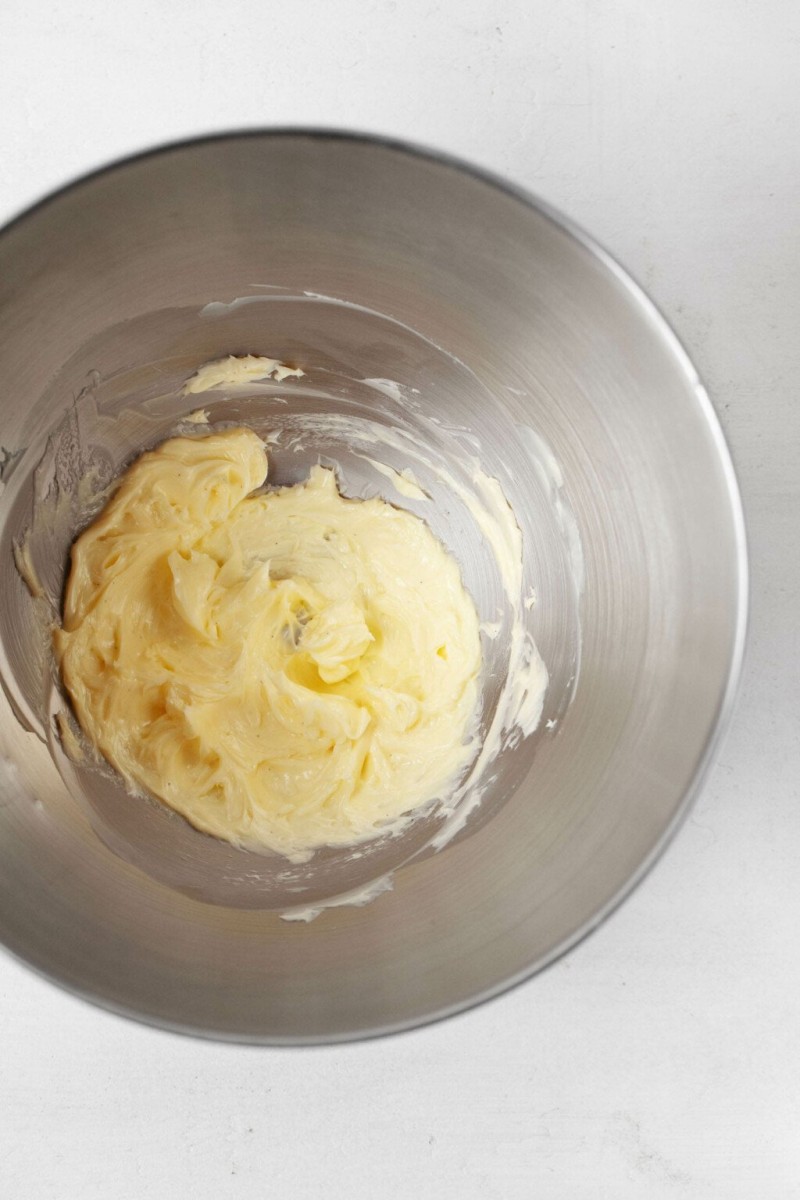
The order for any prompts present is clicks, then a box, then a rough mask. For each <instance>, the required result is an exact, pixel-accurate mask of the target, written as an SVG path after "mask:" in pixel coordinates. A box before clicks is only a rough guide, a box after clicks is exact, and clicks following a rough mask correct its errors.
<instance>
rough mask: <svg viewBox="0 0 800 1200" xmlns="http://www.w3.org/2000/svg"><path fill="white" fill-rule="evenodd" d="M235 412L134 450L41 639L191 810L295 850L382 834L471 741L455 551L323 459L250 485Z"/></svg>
mask: <svg viewBox="0 0 800 1200" xmlns="http://www.w3.org/2000/svg"><path fill="white" fill-rule="evenodd" d="M266 473H267V458H266V452H265V449H264V446H263V443H262V442H261V440H260V439H259V438H258V437H257V436H256V434H255V433H253V432H252V431H251V430H249V429H243V428H238V429H232V430H228V431H226V432H224V433H217V434H212V435H210V436H208V437H199V438H198V437H179V438H173V439H171V440H170V441H167V442H165V443H164V444H163V445H162V446H160V447H159V448H158V449H157V450H155V451H151V452H149V453H147V454H144V455H143V456H142V457H141V458H140V459H138V460H137V462H136V463H135V464H134V465H133V467H132V468H130V470H129V471H128V472H127V474H126V475H125V476H124V477H123V479H122V481H121V484H120V486H119V488H118V490H117V491H116V493H115V494H114V496H113V497H112V499H111V501H110V502H109V503H108V505H107V506H106V508H105V509H104V510H103V512H102V513H101V515H100V517H99V518H98V519H97V520H96V521H95V522H94V524H92V525H91V526H90V527H89V528H88V529H87V530H86V531H85V532H84V533H83V534H82V535H81V536H80V538H79V539H78V541H77V542H76V543H75V545H74V547H73V551H72V567H71V572H70V578H69V583H68V586H67V592H66V600H65V605H64V620H63V629H61V630H58V631H56V634H55V644H56V649H57V652H58V654H59V659H60V664H61V670H62V676H63V679H64V682H65V685H66V687H67V689H68V691H69V693H70V696H71V698H72V701H73V706H74V709H75V712H76V714H77V716H78V719H79V721H80V724H81V726H82V728H83V730H84V732H85V733H86V734H87V736H88V738H89V740H90V742H91V743H92V744H93V745H95V746H96V747H97V748H98V749H99V750H100V751H101V752H102V754H103V755H104V756H105V757H106V758H107V759H108V760H109V761H110V762H111V763H112V764H113V765H114V766H115V767H116V768H117V769H118V770H119V771H120V773H121V774H122V775H123V777H124V778H125V779H126V780H128V782H129V783H131V784H134V785H139V786H140V787H143V788H145V789H146V790H147V791H149V792H151V793H153V794H154V795H156V796H159V797H160V798H161V799H162V800H164V801H165V802H166V803H167V804H169V805H170V806H171V807H173V808H174V809H176V810H177V811H178V812H180V813H182V814H183V815H184V816H185V817H186V818H187V819H188V820H189V821H190V822H191V823H192V824H194V825H195V826H196V827H197V828H199V829H201V830H203V831H205V832H207V833H211V834H214V835H215V836H218V837H221V838H225V839H227V840H230V841H233V842H234V843H237V844H242V845H250V846H252V847H258V846H260V847H267V848H269V849H272V850H275V851H277V852H279V853H281V854H284V855H286V856H287V857H288V858H290V859H291V860H292V861H295V862H302V861H306V860H307V859H308V858H309V857H310V856H311V854H312V852H313V851H314V850H315V849H316V848H318V847H321V846H324V845H332V846H352V845H354V844H356V843H358V842H360V841H364V840H367V839H369V838H372V837H375V836H376V835H378V834H381V835H385V834H392V835H394V834H397V833H399V832H401V831H402V830H403V829H404V828H405V827H406V825H407V824H408V823H409V821H410V820H411V819H413V816H414V815H415V813H416V812H418V811H419V810H420V809H421V808H422V807H424V806H428V805H430V804H431V803H433V802H434V801H437V800H446V799H447V797H448V796H449V795H450V793H451V792H452V791H453V788H454V787H455V786H456V784H457V783H458V780H459V778H460V777H461V776H462V775H463V773H464V771H465V769H466V768H467V767H468V765H469V763H470V760H471V759H472V758H473V757H474V755H475V749H476V747H475V743H474V740H473V735H474V730H473V729H472V723H473V721H474V717H475V713H476V708H477V695H478V686H477V680H478V675H479V671H480V664H481V651H480V636H479V631H478V618H477V613H476V611H475V607H474V605H473V603H472V601H471V599H470V598H469V596H468V595H467V593H466V592H465V590H464V586H463V584H462V582H461V576H460V572H459V568H458V565H457V563H456V561H455V559H453V558H451V557H450V555H449V554H448V553H447V552H446V551H445V549H444V547H443V546H442V545H441V543H440V542H438V541H437V539H436V538H435V537H434V536H433V534H432V533H431V532H430V530H429V529H428V527H427V525H425V524H424V522H422V521H421V520H420V519H419V518H418V517H415V516H413V515H412V514H411V513H408V512H405V511H403V510H401V509H398V508H395V507H393V506H392V505H390V504H387V503H386V502H385V501H384V500H381V499H379V498H374V499H371V500H363V501H357V500H346V499H344V498H343V497H342V496H340V495H339V493H338V491H337V488H336V480H335V475H334V473H333V471H331V470H328V469H326V468H323V467H321V466H317V467H314V468H312V470H311V473H310V476H309V478H308V480H307V482H305V483H304V484H298V485H295V486H294V487H287V488H281V489H278V490H275V491H271V492H259V493H257V494H254V493H255V490H256V489H257V488H259V487H260V485H261V484H262V483H263V481H264V478H265V475H266Z"/></svg>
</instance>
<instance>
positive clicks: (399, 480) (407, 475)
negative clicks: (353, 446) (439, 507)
mask: <svg viewBox="0 0 800 1200" xmlns="http://www.w3.org/2000/svg"><path fill="white" fill-rule="evenodd" d="M361 457H362V458H363V459H364V461H365V462H368V463H369V464H370V466H371V467H374V468H375V470H376V471H378V472H379V473H380V474H381V475H385V476H386V478H387V479H388V480H389V481H390V482H391V485H392V487H393V488H394V490H395V491H396V492H397V493H398V494H399V495H401V496H406V497H407V498H408V499H409V500H430V496H429V495H428V493H427V492H426V491H425V490H424V488H422V487H420V484H419V481H418V479H417V478H416V476H415V475H414V472H413V471H412V470H411V468H410V467H403V468H402V470H400V471H396V470H395V469H394V467H389V466H387V465H386V463H382V462H378V460H377V459H375V458H369V457H368V456H367V455H366V454H363V455H361Z"/></svg>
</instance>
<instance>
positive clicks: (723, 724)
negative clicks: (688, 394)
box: [0, 126, 749, 1049]
mask: <svg viewBox="0 0 800 1200" xmlns="http://www.w3.org/2000/svg"><path fill="white" fill-rule="evenodd" d="M274 137H278V138H290V137H293V138H308V139H309V140H330V141H342V142H351V143H355V144H361V145H373V146H379V147H381V148H383V149H385V150H389V151H393V152H396V153H400V154H406V155H409V156H410V157H413V158H417V159H424V160H427V161H429V162H431V163H433V164H435V165H438V166H444V167H447V168H448V169H450V170H453V171H456V172H457V173H458V174H462V175H463V174H466V175H469V176H472V178H473V179H476V180H478V181H479V182H481V183H484V184H486V185H487V186H489V187H492V188H494V189H496V190H498V191H500V192H503V193H505V194H506V195H507V196H509V197H511V198H512V199H515V200H517V201H519V202H520V203H521V204H524V205H525V207H526V208H532V209H534V210H535V211H536V212H538V213H540V214H541V215H542V216H544V217H545V218H546V219H547V220H548V221H550V222H551V223H552V224H553V225H555V226H556V227H557V228H558V229H559V230H560V231H562V232H564V233H566V234H568V235H569V236H570V237H571V238H572V239H573V240H574V241H576V242H577V243H578V244H579V245H580V246H581V247H582V249H583V250H584V251H585V252H586V253H587V254H588V255H590V256H591V257H592V258H594V259H596V260H597V261H598V262H600V263H601V264H602V265H603V266H604V267H606V268H607V269H608V271H609V272H610V273H611V275H612V276H613V277H614V278H615V279H616V281H617V283H618V284H620V285H621V286H622V287H623V289H624V290H625V291H626V292H627V293H628V295H629V297H630V299H631V300H632V301H633V303H634V304H635V305H636V306H637V307H638V308H639V309H640V310H641V311H642V313H643V315H644V316H645V317H646V319H647V320H648V322H649V323H650V325H651V326H652V327H653V329H654V332H655V333H656V334H657V335H658V336H660V337H661V338H662V340H663V341H664V343H665V345H666V346H667V348H668V349H669V350H670V351H671V352H672V354H673V355H674V357H675V359H676V361H677V363H678V365H679V367H680V369H681V370H682V372H683V374H684V376H685V377H686V381H687V383H688V384H689V386H690V387H691V389H692V391H693V392H694V394H695V397H696V400H697V403H698V405H699V407H700V409H701V411H702V412H703V414H704V416H705V418H706V422H707V424H708V427H709V430H710V432H711V435H712V438H713V440H714V444H715V446H716V450H717V453H718V455H719V461H720V464H721V466H722V469H723V474H724V477H725V482H726V485H727V491H728V502H729V505H730V513H731V519H732V524H733V530H734V537H735V542H736V574H737V594H736V625H735V630H734V638H733V642H732V646H731V656H730V662H729V668H728V675H727V679H726V681H725V688H724V691H723V693H722V698H721V700H720V703H719V707H718V710H717V714H716V717H715V720H714V726H713V729H712V732H711V736H710V737H709V739H708V742H707V743H706V747H705V750H704V752H703V754H702V756H701V758H700V760H699V761H698V764H697V767H696V769H695V773H694V776H693V778H692V782H691V784H690V785H689V787H688V788H687V791H686V795H685V796H684V798H683V801H682V803H681V804H680V806H679V807H678V809H677V811H676V813H675V815H674V816H673V819H672V821H671V822H670V823H669V825H668V826H667V828H666V829H665V830H664V832H663V834H662V835H661V837H660V838H659V839H658V841H657V842H656V844H655V845H654V846H653V848H652V850H651V851H650V853H649V854H648V855H647V857H646V858H645V860H644V861H643V862H642V863H641V864H640V866H639V868H638V869H637V870H636V871H635V872H634V874H633V875H632V876H631V878H630V879H629V880H628V881H627V882H626V883H625V884H624V885H623V887H621V888H620V889H619V890H618V891H617V892H616V894H615V895H614V896H612V897H611V899H610V900H609V901H608V902H607V903H606V904H605V905H604V906H603V908H601V909H600V911H599V912H597V913H595V915H594V916H593V917H592V919H591V920H590V921H587V922H586V923H585V924H584V925H583V926H581V927H580V928H579V929H576V930H575V932H574V933H573V934H572V935H571V936H570V937H568V938H565V939H564V941H563V942H562V943H561V944H560V945H558V946H556V947H555V948H554V949H553V950H552V951H551V953H550V954H548V955H547V956H545V957H544V958H543V959H541V960H540V961H539V962H536V963H534V964H532V965H531V966H530V967H526V968H525V969H524V970H522V971H520V972H518V973H517V974H516V975H513V976H511V977H510V978H508V979H505V980H503V981H502V982H501V983H498V984H497V985H495V986H494V987H492V988H488V989H487V990H485V991H484V992H481V993H479V994H478V995H476V996H472V997H470V998H469V999H467V1000H463V1001H459V1002H458V1003H457V1004H454V1005H452V1006H450V1007H447V1008H444V1009H440V1010H437V1011H435V1012H431V1013H428V1014H425V1015H422V1016H418V1017H413V1018H411V1019H410V1020H408V1021H400V1022H396V1023H395V1024H390V1025H386V1026H381V1027H376V1028H374V1029H367V1030H363V1031H359V1032H343V1033H341V1034H337V1035H326V1036H315V1035H310V1036H297V1037H286V1038H275V1037H263V1038H261V1037H253V1036H247V1035H245V1036H238V1035H236V1034H231V1033H230V1032H229V1031H226V1030H213V1029H203V1028H199V1027H194V1026H190V1025H185V1026H183V1025H180V1024H178V1023H176V1022H170V1021H164V1020H161V1019H159V1018H158V1017H156V1016H150V1015H149V1014H146V1013H142V1012H138V1011H136V1010H134V1009H129V1008H126V1007H125V1006H124V1005H121V1004H114V1003H113V1002H111V1001H109V1000H106V999H104V998H103V997H100V996H97V995H96V994H94V993H92V992H88V991H83V990H81V989H80V988H77V987H73V986H72V985H70V984H69V983H66V982H65V981H64V980H62V979H60V978H59V977H58V976H56V975H52V974H50V973H48V972H47V971H45V970H43V969H42V968H41V967H39V966H38V965H37V964H35V963H33V962H31V961H30V960H29V959H27V958H24V957H23V956H22V955H20V954H18V953H17V952H16V951H14V950H12V949H11V947H9V946H7V945H5V944H0V948H2V949H3V950H5V951H6V953H8V954H9V955H10V956H11V957H12V958H14V959H15V960H16V961H17V962H20V963H22V964H24V966H26V967H27V968H29V969H30V970H32V971H33V972H34V973H35V974H36V975H38V976H39V977H40V978H42V979H46V980H47V981H48V982H49V983H53V984H55V985H57V986H58V987H59V988H61V989H62V990H63V991H66V992H67V993H68V994H70V995H72V996H74V997H76V998H78V999H80V1000H83V1001H86V1002H87V1003H89V1004H91V1005H92V1006H94V1007H96V1008H100V1009H103V1010H104V1011H105V1012H108V1013H111V1014H113V1015H114V1016H117V1017H121V1018H124V1019H126V1020H131V1021H135V1022H136V1023H138V1024H140V1025H145V1026H148V1027H149V1028H151V1029H156V1030H159V1031H160V1032H162V1033H170V1034H180V1035H181V1036H185V1037H192V1038H200V1039H202V1040H204V1041H211V1042H225V1043H228V1044H230V1045H241V1046H260V1047H271V1048H274V1049H284V1048H289V1047H291V1048H293V1049H294V1048H297V1047H324V1046H340V1045H343V1044H347V1043H352V1042H368V1041H373V1040H376V1039H378V1038H382V1037H387V1036H390V1035H395V1034H398V1033H410V1032H412V1031H414V1030H419V1029H421V1028H423V1027H425V1026H429V1025H434V1024H438V1022H440V1021H443V1020H446V1019H448V1018H451V1017H455V1016H460V1015H465V1014H466V1013H468V1012H469V1011H470V1010H472V1009H475V1008H477V1007H478V1006H479V1005H483V1004H486V1003H488V1002H489V1001H491V1000H496V999H498V998H499V997H501V996H503V995H506V994H507V993H508V992H510V991H511V990H512V989H514V988H517V987H520V986H521V985H522V984H524V983H526V982H528V981H529V980H531V979H532V978H533V977H534V976H535V975H538V974H539V973H540V972H541V971H544V970H546V969H547V968H548V967H551V966H553V965H554V964H555V963H557V962H558V961H559V960H560V959H561V958H563V957H564V955H566V954H568V953H569V952H570V951H571V950H573V949H574V948H575V947H576V946H578V945H579V944H580V943H581V942H582V941H583V940H584V939H585V938H587V937H588V936H589V935H590V934H591V933H593V932H594V930H595V929H597V928H598V927H599V926H600V925H602V924H603V923H604V922H605V921H606V920H607V919H608V918H609V917H610V916H611V914H612V913H613V912H615V911H616V909H617V908H618V907H619V906H620V905H621V904H622V902H623V901H624V900H626V899H627V898H628V897H629V896H630V895H631V894H632V893H633V892H634V891H635V889H636V888H638V886H639V885H640V884H641V883H642V881H643V880H644V879H645V877H646V876H647V875H648V874H649V872H650V871H651V869H652V868H653V866H654V865H655V864H656V862H657V861H658V860H659V859H660V858H661V856H662V855H663V854H664V852H665V851H666V849H667V847H668V846H669V845H670V844H671V843H672V841H673V840H674V838H675V835H676V834H677V832H678V830H679V829H680V828H681V826H682V825H683V823H684V821H685V820H686V819H687V817H688V815H689V813H690V811H691V809H692V807H693V805H694V803H695V801H696V800H697V797H698V795H699V793H700V791H701V789H702V786H703V784H704V783H705V781H706V778H707V776H708V773H709V771H710V768H711V766H712V764H713V762H714V759H715V757H716V754H717V751H718V749H719V746H720V743H721V741H722V739H723V737H724V735H725V733H726V732H727V730H728V728H729V726H730V722H731V718H732V716H733V711H734V707H735V700H736V694H737V691H738V687H739V683H740V680H741V675H742V667H743V663H744V653H745V643H746V639H747V626H748V609H749V572H748V553H747V533H746V526H745V519H744V509H743V506H742V499H741V492H740V489H739V484H738V480H737V476H736V471H735V468H734V464H733V459H732V457H731V453H730V449H729V447H728V443H727V441H726V439H725V435H724V432H723V430H722V426H721V424H720V420H719V417H718V416H717V413H716V410H715V409H714V406H713V404H712V403H711V399H710V397H709V394H708V391H707V389H706V388H705V386H704V384H703V382H702V380H701V379H700V376H699V374H698V372H697V369H696V368H695V366H694V363H693V362H692V360H691V358H690V357H689V354H688V351H687V350H686V348H685V347H684V345H683V343H682V342H681V340H680V339H679V337H678V335H677V334H676V333H675V331H674V330H673V328H672V326H671V325H670V324H669V322H668V321H667V319H666V317H665V316H664V314H663V313H662V312H661V310H660V309H659V308H658V306H657V305H656V304H655V303H654V302H653V301H652V300H651V299H650V297H649V296H648V294H647V293H646V292H645V290H644V288H643V287H642V286H641V285H640V284H639V283H637V282H636V280H635V279H634V278H633V277H632V276H631V275H630V274H629V272H628V271H626V270H625V268H624V267H623V266H622V265H621V264H620V263H619V262H617V260H616V259H615V258H614V256H613V255H612V254H611V253H610V252H609V251H608V250H606V249H605V247H603V246H601V245H600V243H598V242H597V241H596V240H595V239H594V238H593V237H591V235H590V234H588V233H587V232H586V231H585V230H584V229H583V228H582V227H581V226H580V225H578V224H577V223H576V222H574V221H572V220H571V219H570V218H569V217H565V216H564V215H563V214H562V213H560V212H559V211H558V210H557V209H555V208H554V207H553V206H551V205H550V204H548V203H547V202H546V201H544V200H542V199H541V198H540V197H538V196H536V195H534V194H533V193H531V192H528V191H527V190H526V189H524V188H522V187H519V186H517V185H516V184H513V183H510V182H509V181H508V180H505V179H503V178H502V177H501V176H499V175H496V174H494V173H493V172H491V171H488V170H485V169H484V168H482V167H476V166H474V165H472V164H471V163H468V162H465V161H464V160H462V159H460V158H458V157H457V156H455V155H451V154H448V153H445V152H439V151H436V150H433V149H432V148H428V147H425V146H421V145H417V144H415V143H412V142H408V141H404V140H403V139H401V138H394V137H383V136H381V135H378V134H368V133H358V132H351V131H348V130H342V129H337V128H331V129H326V128H314V127H310V128H304V127H302V126H298V127H292V126H281V127H276V128H274V129H271V128H269V127H262V126H259V127H249V128H244V129H240V130H230V131H226V132H220V133H213V134H208V135H205V136H199V137H191V138H181V139H178V140H176V141H173V142H167V143H164V144H163V145H160V146H156V147H153V148H151V149H147V150H143V151H139V152H137V153H134V154H131V155H127V156H124V157H123V158H120V159H117V160H115V161H113V162H111V163H109V164H107V165H106V166H103V167H100V168H98V169H97V170H93V171H90V172H88V173H86V174H84V175H81V176H79V177H78V178H76V179H74V180H72V181H71V182H70V183H67V184H65V185H64V187H61V188H59V189H57V190H56V191H54V192H50V193H48V194H47V195H46V196H44V197H43V198H42V199H40V200H38V201H36V202H34V203H33V204H32V205H29V206H27V207H26V208H24V209H23V210H21V211H20V212H19V213H18V214H16V215H15V216H13V217H12V218H11V220H10V221H8V222H7V223H6V224H5V225H3V226H2V227H0V240H1V239H2V238H3V236H4V235H5V234H6V233H8V232H9V231H10V230H12V229H13V228H15V227H16V225H17V224H19V223H21V222H23V221H25V220H26V219H27V218H28V217H30V216H32V215H34V214H35V213H37V212H38V211H40V210H41V209H43V208H46V207H48V206H49V205H50V204H52V203H53V202H55V201H56V200H58V199H59V198H60V197H62V196H64V195H66V194H67V193H69V192H72V191H75V190H78V189H79V188H81V187H83V186H84V185H86V184H89V183H91V182H92V181H93V180H95V179H98V178H100V177H102V176H104V175H107V174H110V173H111V172H113V171H116V170H119V169H120V168H123V167H126V166H130V165H133V164H135V163H137V162H139V161H141V160H144V159H150V158H154V157H157V156H159V155H162V154H171V153H174V152H175V151H179V150H183V149H189V148H193V147H195V146H202V145H207V144H210V143H214V142H230V141H236V140H239V139H242V140H243V139H247V138H253V139H264V138H274Z"/></svg>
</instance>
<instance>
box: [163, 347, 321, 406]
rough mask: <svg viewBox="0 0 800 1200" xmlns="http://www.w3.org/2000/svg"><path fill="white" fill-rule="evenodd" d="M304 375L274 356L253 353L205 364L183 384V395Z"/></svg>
mask: <svg viewBox="0 0 800 1200" xmlns="http://www.w3.org/2000/svg"><path fill="white" fill-rule="evenodd" d="M303 375H305V371H302V370H301V369H300V368H299V367H287V366H286V365H285V364H284V363H282V362H279V360H278V359H277V358H262V357H259V356H258V355H255V354H245V355H242V356H241V357H236V356H235V355H233V354H231V355H229V356H228V357H227V358H220V359H216V360H215V361H214V362H209V363H206V364H205V365H204V366H202V367H200V369H199V371H196V372H195V373H194V375H192V377H191V378H190V379H187V381H186V383H185V384H184V385H183V392H184V395H185V396H192V395H195V394H196V393H197V392H210V391H213V390H214V389H215V388H223V387H235V386H236V385H237V384H243V383H256V382H258V381H259V380H261V379H277V381H278V382H279V383H280V382H281V381H282V380H284V379H289V378H290V377H295V378H298V379H299V378H300V377H301V376H303Z"/></svg>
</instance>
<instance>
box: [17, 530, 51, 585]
mask: <svg viewBox="0 0 800 1200" xmlns="http://www.w3.org/2000/svg"><path fill="white" fill-rule="evenodd" d="M12 549H13V554H14V566H15V567H16V568H17V571H18V573H19V576H20V578H21V579H22V582H23V583H24V584H25V586H26V588H27V589H28V591H29V592H30V594H31V596H32V597H33V599H34V600H41V598H42V597H43V596H44V594H45V591H44V588H43V587H42V581H41V580H40V578H39V574H38V572H37V570H36V567H35V565H34V562H33V559H32V558H31V548H30V542H29V538H28V537H24V538H23V539H22V541H19V542H14V545H13V548H12Z"/></svg>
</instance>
